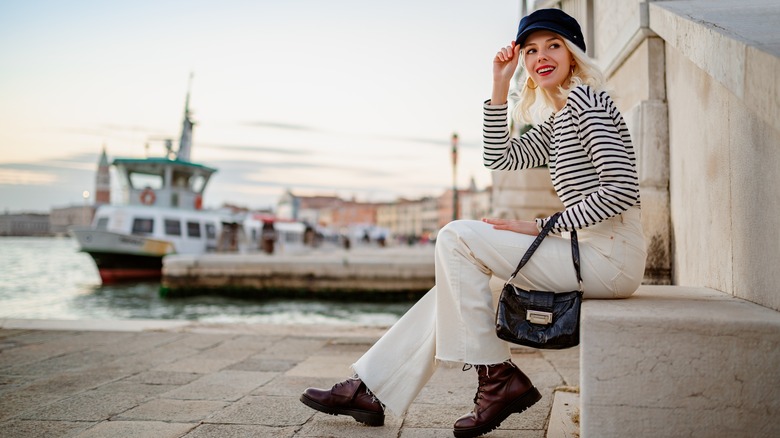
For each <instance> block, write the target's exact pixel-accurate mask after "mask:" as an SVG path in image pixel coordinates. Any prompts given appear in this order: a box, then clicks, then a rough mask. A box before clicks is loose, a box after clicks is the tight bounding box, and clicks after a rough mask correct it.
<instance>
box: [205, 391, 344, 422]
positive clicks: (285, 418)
mask: <svg viewBox="0 0 780 438" xmlns="http://www.w3.org/2000/svg"><path fill="white" fill-rule="evenodd" d="M315 412H316V411H314V410H312V409H311V408H309V407H308V406H306V405H304V404H303V403H301V402H300V400H298V397H268V396H258V397H255V396H249V397H245V398H243V399H242V400H240V401H239V402H237V403H233V404H232V405H230V406H229V407H227V408H225V409H223V410H222V411H220V412H218V413H216V414H214V415H213V416H212V417H210V418H208V419H206V420H205V422H206V423H216V424H259V425H264V426H273V427H286V426H301V425H303V424H304V423H306V421H308V420H309V418H311V417H312V415H314V413H315ZM349 419H350V420H351V421H353V422H354V420H353V419H352V418H351V417H349Z"/></svg>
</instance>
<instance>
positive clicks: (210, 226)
mask: <svg viewBox="0 0 780 438" xmlns="http://www.w3.org/2000/svg"><path fill="white" fill-rule="evenodd" d="M206 238H207V239H216V238H217V227H215V226H214V223H212V222H206Z"/></svg>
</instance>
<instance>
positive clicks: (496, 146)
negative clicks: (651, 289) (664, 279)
mask: <svg viewBox="0 0 780 438" xmlns="http://www.w3.org/2000/svg"><path fill="white" fill-rule="evenodd" d="M585 50H586V46H585V41H584V38H583V35H582V31H581V29H580V25H579V23H577V21H576V20H575V19H574V18H572V17H571V16H569V15H567V14H566V13H564V12H563V11H561V10H558V9H541V10H537V11H535V12H533V13H531V14H530V15H528V16H526V17H524V18H523V19H522V20H521V21H520V25H519V29H518V32H517V37H516V38H515V40H514V41H512V42H511V43H510V44H509V45H508V46H506V47H503V48H501V49H500V50H499V51H498V53H496V55H495V56H494V58H493V92H492V97H491V99H490V100H488V101H486V102H485V103H484V105H483V108H484V145H483V159H484V164H485V166H486V167H488V168H489V169H494V170H521V169H529V168H533V167H537V166H542V165H545V164H546V165H547V166H548V167H549V171H550V176H551V178H552V182H553V186H554V188H555V191H556V193H557V195H558V197H559V198H560V199H561V201H562V203H563V205H564V207H565V208H564V210H563V211H562V214H561V216H560V218H559V219H558V221H557V222H556V224H555V226H554V227H553V229H552V232H551V233H550V235H549V236H548V237H547V238H546V239H545V241H544V242H543V244H542V245H541V246H540V247H539V248H538V250H537V251H536V253H535V254H534V257H532V258H531V259H530V261H529V262H528V264H526V265H525V266H524V267H523V269H522V271H521V272H520V273H519V275H518V276H517V277H516V278H515V279H514V283H515V284H517V285H518V286H520V287H522V288H524V289H529V290H550V291H570V290H575V289H577V288H578V284H577V279H576V275H575V272H574V266H573V263H572V258H571V257H572V255H571V247H570V242H569V240H568V239H567V238H565V237H564V236H561V233H563V232H567V231H572V230H576V231H577V232H578V235H579V246H580V258H581V270H582V279H583V289H584V292H585V295H584V297H585V298H586V299H591V298H602V299H606V298H625V297H628V296H629V295H631V294H632V293H633V292H634V291H636V289H637V288H638V287H639V284H640V283H641V281H642V277H643V275H644V266H645V259H646V251H645V241H644V237H643V234H642V226H641V223H640V200H639V182H638V176H637V166H636V155H635V153H634V149H633V146H632V144H631V138H630V136H629V132H628V129H627V128H626V124H625V122H624V120H623V117H622V115H621V114H620V112H619V111H618V109H617V107H616V106H615V104H614V102H613V101H612V99H611V97H610V96H609V94H607V92H606V91H604V87H605V83H604V79H603V75H602V74H601V73H600V72H599V70H598V68H597V67H596V65H595V64H594V62H593V61H592V60H591V59H589V58H588V56H587V55H586V54H585ZM518 65H522V67H523V72H522V75H521V80H520V83H519V84H518V87H519V92H518V104H517V105H516V108H515V109H514V112H513V116H515V117H516V118H517V119H519V120H521V121H524V122H527V123H531V122H532V121H535V122H536V124H535V127H534V128H532V129H531V130H529V131H528V132H526V133H525V134H523V135H522V136H521V137H511V136H510V130H509V125H508V123H507V119H508V113H509V105H508V95H509V90H510V86H511V82H512V78H513V77H514V74H515V70H516V69H517V67H518ZM549 220H550V218H549V217H548V218H537V219H535V220H528V221H527V220H514V219H497V218H486V219H482V220H481V221H470V220H458V221H453V222H451V223H449V224H448V225H447V226H445V227H444V228H443V229H442V230H441V231H440V232H439V234H438V236H437V239H436V250H435V271H436V285H435V286H434V287H433V288H432V289H431V290H430V291H429V292H428V293H427V294H425V295H424V296H423V297H422V298H421V299H420V300H419V301H418V302H417V303H416V304H415V305H414V306H413V307H412V308H411V309H409V311H408V312H407V313H406V314H405V315H404V316H403V317H401V319H399V321H398V322H397V323H396V324H395V325H393V327H391V328H390V329H389V330H388V331H387V333H385V334H384V335H383V336H382V337H381V338H380V339H379V340H378V341H377V342H376V343H375V344H374V345H373V346H372V347H371V348H370V349H369V350H368V351H367V352H366V353H365V354H364V355H363V356H362V357H361V358H360V359H358V360H357V362H355V363H354V364H353V365H352V371H353V373H354V375H353V377H352V378H350V379H347V380H346V381H343V382H340V383H337V384H335V385H334V386H333V387H332V388H330V389H315V388H308V389H307V390H306V391H305V392H304V393H303V395H301V401H302V402H303V403H305V404H306V405H308V406H309V407H311V408H314V409H316V410H318V411H321V412H325V413H328V414H335V415H339V414H341V415H349V416H352V417H353V418H354V419H355V420H357V421H359V422H361V423H365V424H367V425H369V426H381V425H383V424H384V418H385V411H386V410H387V411H388V412H391V413H393V414H398V415H403V414H404V413H405V412H406V410H407V409H408V407H409V405H410V404H411V403H412V401H413V400H414V399H415V397H416V396H417V395H418V393H419V392H420V390H421V389H422V388H423V386H424V385H425V384H426V382H428V380H429V379H430V377H431V376H432V375H433V373H434V371H435V370H436V368H437V366H438V365H439V364H440V363H445V364H463V369H464V370H467V369H469V368H474V369H476V371H477V374H478V382H479V383H478V388H477V392H476V395H475V397H474V403H475V405H474V409H473V410H472V411H471V412H469V413H467V414H465V415H463V416H462V417H460V418H458V419H457V420H456V421H455V424H454V428H453V432H454V435H455V436H456V437H461V438H465V437H476V436H480V435H483V434H485V433H487V432H490V431H491V430H493V429H495V428H497V427H498V426H499V425H500V424H501V422H502V421H504V420H505V419H506V418H507V417H508V416H509V415H511V414H513V413H520V412H523V411H525V410H526V409H528V408H529V407H531V406H532V405H533V404H535V403H536V402H537V401H538V400H539V399H540V398H541V394H540V393H539V391H538V390H537V389H536V388H535V387H534V385H533V384H532V383H531V380H530V379H529V378H528V377H527V376H526V375H525V374H524V373H523V372H522V371H521V370H520V368H519V367H518V366H517V365H516V364H514V363H513V362H512V360H511V352H510V345H509V344H508V343H506V342H504V341H502V340H501V339H499V338H498V337H497V336H496V332H495V328H496V325H495V306H496V304H495V303H496V299H497V294H498V292H497V291H496V292H493V291H491V288H490V285H489V281H490V279H491V277H493V276H495V277H498V278H500V279H507V278H509V276H510V275H511V273H512V271H513V270H514V268H515V266H516V265H517V262H518V261H519V259H520V257H521V256H522V255H523V254H524V253H525V251H526V250H527V249H528V247H529V246H530V245H531V243H532V242H533V241H534V238H535V236H536V235H538V233H539V231H540V230H541V228H542V227H543V226H544V225H545V224H546V223H547V222H548V221H549ZM521 365H522V364H521Z"/></svg>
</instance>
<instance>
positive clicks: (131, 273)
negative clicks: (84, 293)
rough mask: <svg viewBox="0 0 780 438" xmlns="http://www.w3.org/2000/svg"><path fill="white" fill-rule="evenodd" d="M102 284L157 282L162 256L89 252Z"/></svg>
mask: <svg viewBox="0 0 780 438" xmlns="http://www.w3.org/2000/svg"><path fill="white" fill-rule="evenodd" d="M87 254H89V255H90V256H92V259H93V260H94V261H95V265H96V266H97V269H98V274H100V280H101V281H102V282H103V284H115V283H123V282H134V281H144V280H159V279H160V278H161V276H162V256H143V255H135V254H119V253H107V252H90V251H87Z"/></svg>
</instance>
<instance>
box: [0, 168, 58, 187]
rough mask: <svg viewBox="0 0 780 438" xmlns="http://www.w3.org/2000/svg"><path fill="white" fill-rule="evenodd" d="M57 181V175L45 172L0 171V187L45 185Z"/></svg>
mask: <svg viewBox="0 0 780 438" xmlns="http://www.w3.org/2000/svg"><path fill="white" fill-rule="evenodd" d="M56 181H57V175H54V174H52V173H47V172H39V171H31V170H20V169H0V185H12V186H18V185H35V186H40V185H46V184H53V183H54V182H56Z"/></svg>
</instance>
